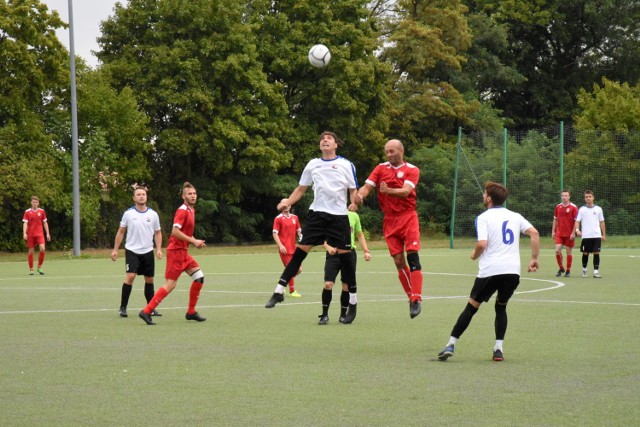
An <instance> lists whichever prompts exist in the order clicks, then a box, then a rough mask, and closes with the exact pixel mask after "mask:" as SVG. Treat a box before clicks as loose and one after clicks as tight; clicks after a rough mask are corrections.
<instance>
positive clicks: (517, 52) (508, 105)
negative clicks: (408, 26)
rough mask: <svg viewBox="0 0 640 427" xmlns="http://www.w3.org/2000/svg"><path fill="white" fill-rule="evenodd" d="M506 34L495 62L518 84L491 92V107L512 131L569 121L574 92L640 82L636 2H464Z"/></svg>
mask: <svg viewBox="0 0 640 427" xmlns="http://www.w3.org/2000/svg"><path fill="white" fill-rule="evenodd" d="M466 4H467V5H469V7H470V8H471V10H472V11H473V12H477V13H485V14H487V15H488V16H490V17H491V19H493V20H495V22H497V23H499V24H501V25H505V26H506V27H507V28H508V49H507V51H506V52H502V53H500V52H496V53H499V55H500V57H501V59H502V60H501V63H503V64H505V65H507V66H509V67H513V68H514V69H515V70H517V72H518V73H519V74H521V75H522V76H524V78H525V80H524V81H522V82H521V83H520V84H518V85H516V86H509V85H507V86H505V87H503V88H502V89H501V90H500V88H497V90H495V91H494V92H493V93H492V94H491V96H492V98H493V101H494V105H495V107H496V108H498V109H500V110H501V111H503V113H504V115H505V116H506V117H507V118H509V119H510V120H512V121H513V122H514V123H515V125H516V126H517V127H531V126H540V125H547V124H555V123H557V122H559V121H560V120H567V121H569V120H570V118H571V117H572V116H573V115H574V114H575V113H576V112H577V111H578V109H577V107H578V106H577V100H576V95H577V93H578V91H579V90H580V89H590V87H591V85H592V84H593V83H595V82H598V81H600V79H601V78H602V77H607V78H609V79H612V80H616V81H623V82H629V83H631V84H635V83H636V82H637V81H638V79H639V77H640V55H639V53H640V38H639V37H638V34H639V31H640V1H638V0H611V1H605V2H603V1H599V0H578V1H565V0H526V1H515V0H508V1H500V2H496V1H493V0H476V1H467V2H466Z"/></svg>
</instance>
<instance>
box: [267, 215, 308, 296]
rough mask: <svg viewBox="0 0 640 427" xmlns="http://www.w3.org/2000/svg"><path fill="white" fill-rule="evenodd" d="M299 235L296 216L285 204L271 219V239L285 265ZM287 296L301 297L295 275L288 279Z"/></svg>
mask: <svg viewBox="0 0 640 427" xmlns="http://www.w3.org/2000/svg"><path fill="white" fill-rule="evenodd" d="M301 235H302V228H301V227H300V220H299V219H298V216H297V215H294V214H292V213H291V206H286V207H285V208H284V209H283V210H282V213H281V214H279V215H278V216H276V217H275V219H274V220H273V240H274V241H275V242H276V245H278V253H279V254H280V259H281V260H282V264H283V265H284V266H285V267H286V266H287V264H289V261H291V258H293V253H294V252H295V251H296V242H297V241H298V239H299V238H300V236H301ZM300 273H302V267H300V268H299V269H298V273H297V274H296V275H298V274H300ZM289 296H291V297H292V298H300V297H302V294H300V293H299V292H297V291H296V285H295V276H294V277H292V278H291V280H289Z"/></svg>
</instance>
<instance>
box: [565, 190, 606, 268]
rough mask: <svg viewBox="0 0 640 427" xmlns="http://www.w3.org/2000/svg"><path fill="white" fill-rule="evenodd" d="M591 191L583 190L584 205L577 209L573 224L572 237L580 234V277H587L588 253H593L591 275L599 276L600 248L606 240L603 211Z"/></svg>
mask: <svg viewBox="0 0 640 427" xmlns="http://www.w3.org/2000/svg"><path fill="white" fill-rule="evenodd" d="M593 200H594V195H593V191H591V190H587V191H585V192H584V202H585V205H584V206H582V207H580V209H578V216H577V218H576V222H575V224H574V225H573V229H574V231H573V233H572V234H571V236H572V237H575V236H576V235H578V236H582V241H581V242H580V251H581V252H582V277H587V265H588V264H589V254H590V253H592V254H593V277H595V278H596V279H599V278H601V277H602V276H601V275H600V271H599V269H600V249H601V247H602V242H603V241H605V240H607V230H606V227H605V225H604V213H603V212H602V208H601V207H600V206H598V205H595V204H594V203H593Z"/></svg>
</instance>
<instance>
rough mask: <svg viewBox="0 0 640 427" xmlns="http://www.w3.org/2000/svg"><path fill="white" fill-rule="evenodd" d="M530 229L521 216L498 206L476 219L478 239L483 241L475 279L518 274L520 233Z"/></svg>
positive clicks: (529, 225)
mask: <svg viewBox="0 0 640 427" xmlns="http://www.w3.org/2000/svg"><path fill="white" fill-rule="evenodd" d="M531 227H533V226H532V225H531V223H530V222H529V221H527V220H526V219H525V218H524V217H523V216H522V215H520V214H519V213H517V212H512V211H510V210H509V209H507V208H503V207H501V206H497V207H494V208H490V209H487V210H486V211H485V212H484V213H483V214H481V215H479V216H478V218H476V230H477V232H478V240H486V241H487V248H486V250H485V251H484V252H483V253H482V255H480V258H479V269H478V277H491V276H496V275H498V274H517V275H520V234H521V233H523V232H524V231H525V230H527V229H528V228H531Z"/></svg>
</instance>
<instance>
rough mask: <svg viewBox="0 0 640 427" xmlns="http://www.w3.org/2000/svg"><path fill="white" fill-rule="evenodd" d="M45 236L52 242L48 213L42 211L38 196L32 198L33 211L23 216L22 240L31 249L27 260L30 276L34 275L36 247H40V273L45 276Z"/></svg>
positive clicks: (29, 210)
mask: <svg viewBox="0 0 640 427" xmlns="http://www.w3.org/2000/svg"><path fill="white" fill-rule="evenodd" d="M43 229H44V232H43ZM45 235H46V237H47V242H50V241H51V236H50V235H49V223H48V222H47V213H46V212H45V211H44V209H40V199H38V197H37V196H32V197H31V209H27V210H26V211H24V215H23V216H22V238H23V239H24V240H25V241H26V242H27V248H28V249H29V255H27V260H28V262H29V274H30V275H33V274H34V273H33V253H34V250H35V247H36V245H38V273H40V274H41V275H43V274H44V271H42V263H44V253H45V244H44V238H45Z"/></svg>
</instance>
